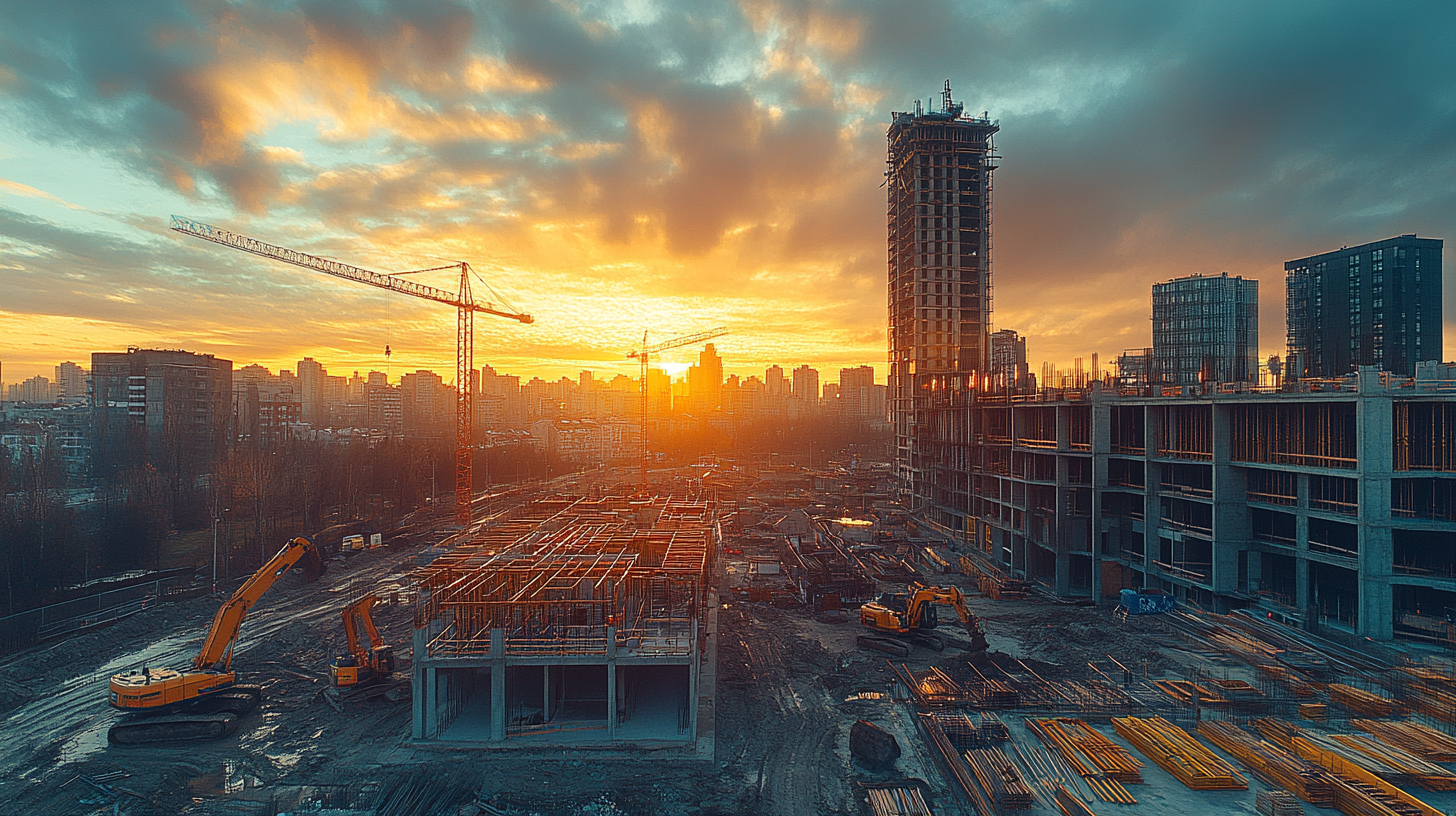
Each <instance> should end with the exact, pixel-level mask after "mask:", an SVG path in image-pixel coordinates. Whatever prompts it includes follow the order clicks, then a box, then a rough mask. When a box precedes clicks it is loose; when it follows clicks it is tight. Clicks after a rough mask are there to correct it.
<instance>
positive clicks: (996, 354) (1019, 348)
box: [990, 329, 1031, 391]
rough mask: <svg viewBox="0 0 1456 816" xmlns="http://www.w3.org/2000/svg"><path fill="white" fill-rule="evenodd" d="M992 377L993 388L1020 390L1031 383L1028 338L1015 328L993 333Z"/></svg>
mask: <svg viewBox="0 0 1456 816" xmlns="http://www.w3.org/2000/svg"><path fill="white" fill-rule="evenodd" d="M990 345H991V368H990V373H991V378H992V387H993V388H1010V389H1011V390H1013V391H1015V390H1019V389H1022V388H1026V387H1028V386H1030V384H1031V377H1030V374H1031V371H1030V369H1028V368H1027V366H1026V338H1025V337H1022V336H1020V335H1018V334H1017V333H1016V330H1015V329H1002V330H1000V331H998V332H992V333H991V340H990Z"/></svg>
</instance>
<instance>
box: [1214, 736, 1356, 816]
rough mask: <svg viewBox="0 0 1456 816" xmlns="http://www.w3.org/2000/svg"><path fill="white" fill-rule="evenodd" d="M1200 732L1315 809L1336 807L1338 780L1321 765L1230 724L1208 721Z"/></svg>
mask: <svg viewBox="0 0 1456 816" xmlns="http://www.w3.org/2000/svg"><path fill="white" fill-rule="evenodd" d="M1198 733H1199V734H1201V735H1203V737H1204V738H1205V739H1207V740H1208V741H1209V742H1211V743H1213V744H1214V745H1217V746H1218V747H1219V748H1222V749H1223V750H1224V751H1226V752H1228V753H1229V754H1231V755H1233V757H1234V758H1235V759H1237V760H1238V761H1240V762H1242V763H1244V767H1246V768H1248V769H1249V770H1251V771H1253V772H1254V773H1255V774H1256V775H1257V776H1258V777H1259V778H1260V779H1263V780H1264V781H1265V782H1268V783H1269V784H1271V785H1278V786H1280V787H1282V788H1286V789H1288V790H1290V791H1293V792H1294V794H1295V795H1297V796H1298V797H1299V798H1300V799H1303V800H1304V801H1306V802H1308V803H1310V804H1311V805H1314V806H1315V807H1334V805H1335V780H1334V779H1333V778H1332V777H1331V776H1330V775H1329V774H1328V773H1326V772H1325V771H1324V769H1322V768H1320V767H1319V766H1318V765H1314V764H1312V763H1309V762H1307V761H1305V760H1303V759H1300V758H1299V757H1297V756H1295V755H1294V754H1292V753H1290V752H1288V751H1286V750H1284V749H1283V748H1280V747H1278V746H1276V745H1272V744H1270V743H1268V742H1266V741H1264V740H1261V739H1259V738H1257V737H1255V736H1254V735H1252V734H1250V733H1249V732H1247V731H1245V730H1243V729H1242V728H1239V727H1238V726H1235V725H1230V724H1228V723H1222V722H1214V721H1211V720H1205V721H1203V722H1201V723H1199V724H1198Z"/></svg>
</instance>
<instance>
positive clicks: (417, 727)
mask: <svg viewBox="0 0 1456 816" xmlns="http://www.w3.org/2000/svg"><path fill="white" fill-rule="evenodd" d="M426 645H427V644H426V641H425V630H424V629H423V628H421V629H416V630H415V632H414V651H413V654H412V656H411V660H410V674H411V678H410V682H411V683H412V684H413V688H414V693H413V694H411V695H410V708H411V709H412V712H411V717H410V739H424V738H425V689H427V688H429V686H428V685H427V684H426V682H425V666H426V665H427V662H428V660H429V658H428V657H427V654H428V651H427V649H426Z"/></svg>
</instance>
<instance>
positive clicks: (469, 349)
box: [171, 215, 535, 529]
mask: <svg viewBox="0 0 1456 816" xmlns="http://www.w3.org/2000/svg"><path fill="white" fill-rule="evenodd" d="M171 228H172V229H173V230H174V231H176V232H180V233H182V234H184V235H191V236H193V237H195V238H201V239H203V240H204V241H211V242H213V243H215V244H222V245H223V246H225V247H232V248H233V249H239V250H242V251H243V252H251V253H252V254H254V255H259V256H262V257H264V258H268V259H270V260H274V261H282V262H283V263H287V264H293V265H294V266H301V267H303V268H304V269H312V270H313V271H315V272H323V273H324V274H326V275H333V276H334V277H338V278H344V279H345V280H351V281H355V282H356V283H364V284H368V285H369V286H374V287H377V288H380V289H387V290H389V291H391V292H396V293H398V294H401V295H410V296H411V297H417V298H423V299H425V300H433V301H435V302H436V303H444V304H445V305H447V306H454V307H455V309H456V318H455V521H456V523H457V524H459V525H460V527H461V528H462V529H463V528H465V527H468V526H469V525H470V498H471V493H472V492H473V489H472V485H471V475H470V471H471V467H470V466H471V446H472V444H473V434H472V433H471V430H472V427H471V426H472V423H473V420H474V416H473V412H472V410H471V405H472V399H471V391H470V380H471V372H472V371H474V369H475V313H476V312H480V313H482V314H488V315H493V316H495V317H504V318H507V319H510V320H516V321H519V322H521V323H534V322H535V319H534V318H532V317H531V316H530V315H528V314H522V313H520V312H515V311H506V310H502V309H497V308H495V305H494V304H492V303H477V302H476V301H475V297H474V296H473V295H472V294H471V291H470V276H471V274H473V270H472V269H471V268H470V264H468V263H465V262H464V261H459V262H456V263H449V264H445V265H443V266H435V267H431V268H429V269H415V270H411V271H409V272H401V273H397V274H393V275H390V274H385V273H383V272H373V271H370V270H368V269H361V268H359V267H357V266H350V265H349V264H345V263H339V262H338V261H333V260H329V259H328V258H320V257H318V256H317V255H309V254H308V253H305V252H299V251H298V250H296V249H288V248H287V247H281V246H277V245H274V244H269V243H266V242H264V241H259V240H258V239H256V238H249V237H247V236H246V235H239V234H237V233H235V232H229V231H228V230H225V229H222V228H220V227H214V226H212V225H211V224H203V223H201V222H198V221H193V220H191V219H188V218H182V217H181V216H177V215H174V216H172V227H171ZM446 269H452V270H453V269H458V270H460V289H459V292H458V293H456V294H452V293H450V292H448V291H446V290H444V289H437V288H435V287H433V286H426V285H425V284H422V283H415V282H414V281H412V280H406V279H404V278H402V277H400V275H417V274H419V273H421V272H440V271H443V270H446ZM482 282H483V281H482ZM489 287H490V285H489V284H486V288H489ZM502 300H504V299H503V298H502ZM505 305H506V308H507V309H513V308H514V307H512V306H509V304H505ZM386 353H387V352H386Z"/></svg>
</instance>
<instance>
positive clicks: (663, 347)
mask: <svg viewBox="0 0 1456 816" xmlns="http://www.w3.org/2000/svg"><path fill="white" fill-rule="evenodd" d="M727 333H728V328H727V327H726V326H719V327H718V328H716V329H709V330H708V331H705V332H698V333H697V334H689V335H685V336H682V337H674V338H673V339H671V340H664V341H663V342H661V343H657V344H656V345H652V346H649V345H647V332H646V331H643V332H642V346H641V347H640V348H637V349H634V350H632V351H629V352H627V359H629V360H630V359H634V358H635V359H636V360H637V361H638V362H639V363H641V364H642V379H641V380H639V381H638V388H639V389H640V391H641V396H642V464H641V466H640V470H641V473H640V478H641V481H642V487H643V488H644V489H645V488H646V487H647V455H648V447H647V363H648V361H649V359H650V358H651V356H652V355H654V354H657V353H659V352H663V351H667V350H668V349H675V348H681V347H683V346H691V345H694V344H697V343H706V342H707V341H709V340H712V339H714V338H717V337H722V336H723V335H725V334H727Z"/></svg>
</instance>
